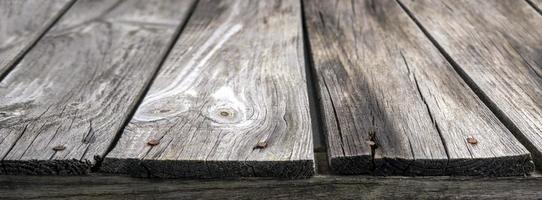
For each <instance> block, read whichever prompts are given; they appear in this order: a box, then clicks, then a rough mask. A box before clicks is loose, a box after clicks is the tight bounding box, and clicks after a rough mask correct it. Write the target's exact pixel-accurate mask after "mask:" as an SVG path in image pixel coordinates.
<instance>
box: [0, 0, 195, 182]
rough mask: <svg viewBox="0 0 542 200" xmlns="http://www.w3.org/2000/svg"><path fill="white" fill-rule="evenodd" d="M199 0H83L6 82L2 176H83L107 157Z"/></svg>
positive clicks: (1, 99) (1, 92)
mask: <svg viewBox="0 0 542 200" xmlns="http://www.w3.org/2000/svg"><path fill="white" fill-rule="evenodd" d="M191 3H192V1H183V0H168V1H164V0H154V1H148V0H127V1H110V0H81V1H77V2H76V3H75V4H74V5H73V6H72V7H71V8H70V9H69V10H68V11H67V13H66V14H65V15H64V16H63V17H62V18H61V19H60V20H59V22H58V23H56V24H55V25H54V26H53V27H52V29H51V30H50V31H49V32H47V33H46V34H45V35H44V37H43V38H42V39H41V40H40V41H39V42H38V43H37V44H36V45H35V46H34V47H33V48H32V49H31V50H30V51H29V52H28V54H27V55H26V56H25V57H24V59H22V61H21V62H20V63H19V64H18V66H16V67H15V69H14V70H13V71H12V72H11V73H9V75H8V76H7V77H6V78H5V79H4V80H2V82H0V158H1V159H2V162H1V163H0V166H1V167H0V174H60V175H66V174H82V173H86V172H87V171H88V169H89V167H90V166H91V165H92V162H94V159H93V158H95V157H103V156H104V154H105V153H106V150H107V149H108V148H109V146H110V145H111V143H112V142H113V140H114V138H115V136H116V134H117V133H118V132H119V129H120V128H121V127H122V125H123V123H124V122H125V121H126V120H127V117H128V115H129V114H130V111H131V110H133V109H134V107H135V104H136V102H137V101H138V99H140V98H142V95H141V94H142V92H143V91H144V89H145V87H146V86H147V85H148V84H149V82H150V79H151V77H152V76H153V74H154V73H155V72H156V71H157V69H158V66H159V64H160V62H161V61H162V60H163V59H164V58H165V54H166V52H167V50H168V48H169V47H170V46H171V45H172V44H173V40H174V37H175V35H176V34H175V33H176V31H177V30H178V29H179V28H180V25H181V23H182V22H183V19H184V18H185V17H186V15H187V13H188V12H187V11H188V9H189V7H190V5H191Z"/></svg>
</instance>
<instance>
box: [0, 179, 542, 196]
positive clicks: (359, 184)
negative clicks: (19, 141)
mask: <svg viewBox="0 0 542 200" xmlns="http://www.w3.org/2000/svg"><path fill="white" fill-rule="evenodd" d="M540 188H542V178H540V177H526V178H525V177H513V178H512V177H508V178H479V177H475V178H472V177H470V178H469V177H461V178H450V177H410V178H408V177H369V176H316V177H313V178H310V179H299V180H288V181H284V180H275V179H256V178H247V179H240V180H186V179H180V180H178V179H168V180H159V179H141V178H130V177H116V176H86V177H36V176H0V196H1V197H2V199H21V198H25V199H26V198H28V199H66V198H70V199H254V198H257V199H539V198H540V197H541V196H542V190H540Z"/></svg>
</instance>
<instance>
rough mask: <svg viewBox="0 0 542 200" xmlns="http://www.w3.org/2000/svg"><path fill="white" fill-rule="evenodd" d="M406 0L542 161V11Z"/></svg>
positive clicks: (517, 4)
mask: <svg viewBox="0 0 542 200" xmlns="http://www.w3.org/2000/svg"><path fill="white" fill-rule="evenodd" d="M402 2H403V3H404V5H405V7H406V8H407V9H408V10H409V12H411V14H412V16H413V17H414V18H415V19H416V20H418V21H419V23H420V25H421V26H422V27H423V28H424V29H425V30H426V32H427V33H428V35H429V36H430V37H432V39H433V40H434V41H435V42H436V43H438V46H440V48H441V50H442V52H443V53H444V54H446V55H447V56H448V57H449V60H451V61H452V62H453V63H454V65H455V68H456V70H457V71H458V72H459V73H460V74H462V76H463V77H464V78H465V80H466V81H467V82H468V83H469V85H471V87H472V88H474V89H475V91H477V93H478V94H479V96H481V97H482V98H483V99H484V100H485V102H486V103H487V105H489V106H490V107H491V109H492V110H493V111H494V112H495V113H496V114H497V116H498V117H499V118H500V119H501V121H503V122H504V123H505V124H506V125H507V126H508V127H509V129H510V130H512V131H513V132H514V133H515V135H516V136H517V137H518V139H520V141H522V143H523V144H524V145H525V146H526V147H527V148H528V149H529V150H530V151H531V153H532V154H533V156H534V160H535V162H536V164H537V165H538V166H542V76H541V74H542V68H541V67H542V37H541V36H542V15H540V14H539V13H537V12H536V11H535V10H534V9H532V8H531V6H530V5H529V4H527V2H525V1H514V0H502V1H484V0H475V1H425V0H421V1H402ZM482 11H483V12H482Z"/></svg>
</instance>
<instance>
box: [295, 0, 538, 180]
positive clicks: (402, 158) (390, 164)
mask: <svg viewBox="0 0 542 200" xmlns="http://www.w3.org/2000/svg"><path fill="white" fill-rule="evenodd" d="M304 3H305V6H304V8H305V11H306V13H305V14H306V18H307V19H306V22H307V28H308V33H309V41H310V44H311V46H310V47H311V51H312V55H313V59H314V67H315V69H316V73H315V74H316V76H317V78H316V79H317V81H318V86H319V94H320V102H321V103H322V104H321V105H322V113H323V117H324V123H325V133H326V135H327V142H328V154H329V160H330V166H331V168H332V170H333V171H334V172H336V173H340V174H360V173H375V174H383V175H390V174H404V175H484V176H508V175H524V174H528V173H530V172H531V171H532V170H533V164H532V162H531V159H530V155H529V152H528V151H527V150H526V149H525V148H524V147H523V146H522V145H521V144H520V143H519V142H518V140H516V139H515V138H514V136H513V135H512V134H511V133H510V132H509V131H508V129H506V127H505V126H504V125H503V124H502V123H500V121H499V120H498V119H497V117H495V116H494V115H493V113H492V112H491V111H490V110H489V109H488V108H487V107H486V106H485V105H484V104H483V102H482V101H481V100H480V99H478V97H477V96H476V94H475V93H474V92H473V91H472V90H470V88H469V87H468V85H467V84H466V83H465V82H464V81H463V80H462V79H461V77H460V76H459V75H458V74H457V73H456V72H455V71H454V69H453V67H452V66H451V65H450V64H449V63H448V62H447V61H446V59H445V58H444V56H442V55H441V54H440V53H439V51H438V49H437V48H435V47H434V46H433V45H432V44H431V42H430V40H429V39H427V38H426V37H425V36H424V34H423V32H422V31H421V30H419V29H418V28H417V27H416V24H415V23H414V22H413V21H412V20H411V19H410V18H409V16H408V15H407V14H406V13H405V12H403V10H402V9H401V7H400V6H399V4H397V3H396V2H395V1H393V0H379V1H370V0H365V1H346V0H336V1H328V0H320V1H312V0H308V1H304ZM427 9H429V8H427ZM471 42H472V41H471ZM469 138H474V139H475V140H476V141H477V142H476V143H475V142H473V141H474V140H473V139H471V140H469ZM469 141H470V142H469Z"/></svg>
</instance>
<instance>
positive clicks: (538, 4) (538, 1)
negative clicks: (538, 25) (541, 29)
mask: <svg viewBox="0 0 542 200" xmlns="http://www.w3.org/2000/svg"><path fill="white" fill-rule="evenodd" d="M527 2H528V3H529V4H531V6H533V8H534V9H535V10H536V11H537V12H538V13H540V14H541V15H542V0H527Z"/></svg>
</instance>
